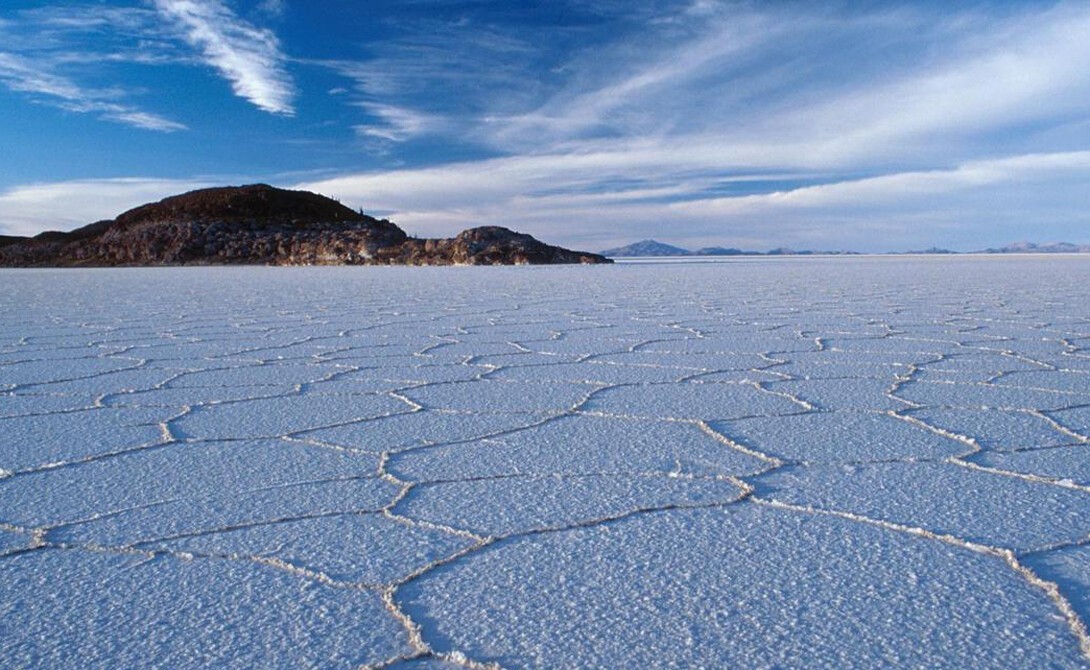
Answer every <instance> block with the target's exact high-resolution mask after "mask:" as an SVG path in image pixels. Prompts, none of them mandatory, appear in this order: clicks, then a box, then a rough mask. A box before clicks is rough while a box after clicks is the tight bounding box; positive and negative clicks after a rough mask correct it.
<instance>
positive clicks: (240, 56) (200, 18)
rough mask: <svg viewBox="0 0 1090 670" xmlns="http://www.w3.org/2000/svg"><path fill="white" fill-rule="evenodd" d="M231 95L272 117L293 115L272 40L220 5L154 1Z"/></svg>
mask: <svg viewBox="0 0 1090 670" xmlns="http://www.w3.org/2000/svg"><path fill="white" fill-rule="evenodd" d="M153 1H154V5H155V8H156V9H157V10H158V11H159V13H160V14H161V15H162V16H163V17H164V18H165V19H167V20H169V21H170V22H171V23H172V24H173V25H175V26H176V27H177V28H178V30H179V31H180V34H181V35H182V37H183V38H184V39H185V41H186V42H188V43H189V44H190V45H191V46H192V47H193V48H195V49H197V50H198V51H199V52H200V54H201V57H202V58H203V60H204V62H205V63H206V64H207V65H209V66H211V67H213V68H215V69H216V70H217V71H218V72H219V73H220V75H221V76H222V77H224V78H225V79H227V80H228V81H229V82H231V88H232V90H233V91H234V93H235V95H237V96H239V97H241V98H244V99H245V100H248V101H249V102H250V103H252V104H253V105H255V106H256V107H258V108H259V109H262V110H264V111H266V112H269V113H271V114H282V115H285V116H291V115H293V114H294V113H295V108H294V106H293V100H294V98H295V87H294V84H293V83H292V79H291V77H290V76H289V75H288V72H287V70H286V69H285V61H286V60H287V59H286V57H285V55H284V53H283V52H282V51H281V48H280V41H279V40H278V39H277V37H276V35H275V34H274V33H273V32H272V31H271V30H267V29H264V28H259V27H257V26H254V25H253V24H251V23H248V22H247V21H245V20H243V19H242V18H240V17H239V16H238V15H237V14H235V13H234V12H233V11H232V10H231V9H230V8H229V7H228V6H227V5H226V4H224V2H222V0H153Z"/></svg>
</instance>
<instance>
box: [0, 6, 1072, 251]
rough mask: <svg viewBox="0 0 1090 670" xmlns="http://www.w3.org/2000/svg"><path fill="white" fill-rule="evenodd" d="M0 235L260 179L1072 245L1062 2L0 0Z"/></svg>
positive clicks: (368, 197) (395, 213) (523, 213)
mask: <svg viewBox="0 0 1090 670" xmlns="http://www.w3.org/2000/svg"><path fill="white" fill-rule="evenodd" d="M0 152H2V153H0V155H2V156H3V160H2V161H0V233H5V232H6V233H10V234H32V233H35V232H38V231H41V230H45V229H68V228H72V227H75V226H77V225H82V224H85V223H88V222H90V221H94V220H97V219H101V218H109V217H112V216H114V215H116V214H117V213H119V212H121V211H122V210H124V209H127V208H129V207H132V206H135V205H138V204H141V203H143V202H146V201H149V200H155V199H159V198H161V197H164V196H167V195H171V194H173V193H177V192H180V191H184V190H189V189H191V188H197V187H202V186H209V185H223V184H242V183H252V182H257V181H263V182H267V183H271V184H274V185H277V186H283V187H289V188H306V189H309V190H315V191H318V192H321V193H324V194H326V195H330V196H333V197H336V198H338V199H340V200H341V201H342V202H344V203H345V204H348V205H351V206H353V207H361V208H363V209H364V211H367V212H369V213H372V214H377V215H383V216H389V217H390V218H392V219H393V220H394V221H396V222H398V223H399V224H401V225H402V226H403V227H404V228H406V229H407V230H409V231H410V232H412V233H414V234H418V235H429V236H431V235H444V236H445V235H451V234H454V233H456V232H457V231H459V230H461V229H463V228H466V227H469V226H473V225H485V224H495V225H506V226H509V227H511V228H515V229H517V230H520V231H525V232H529V233H531V234H534V235H537V236H538V237H541V238H543V239H545V240H547V241H550V242H554V243H561V244H565V245H570V246H577V247H582V248H587V249H592V250H593V249H600V248H604V247H608V246H614V245H616V244H624V243H628V242H632V241H635V240H638V239H642V238H647V237H654V238H656V239H659V240H663V241H668V242H672V243H675V244H680V245H683V246H690V247H698V246H708V245H724V246H738V247H744V248H753V249H768V248H771V247H776V246H792V247H796V248H817V249H836V248H847V249H856V250H861V251H884V250H907V249H913V248H922V247H927V246H931V245H938V246H946V247H950V248H954V249H959V250H971V249H978V248H983V247H986V246H995V245H998V244H1002V243H1005V242H1010V241H1015V240H1033V241H1054V240H1066V241H1073V242H1082V243H1090V3H1087V2H1077V3H1064V2H1060V3H1047V2H1025V3H1017V2H966V3H944V2H916V3H910V2H900V3H882V2H844V3H807V2H797V3H794V2H783V1H781V2H767V3H762V2H719V1H716V0H686V1H683V2H681V1H679V2H672V1H666V0H661V1H657V0H581V1H578V2H576V1H572V2H567V1H564V0H552V1H542V2H514V1H508V2H488V1H483V0H482V1H477V2H470V1H458V0H372V1H368V2H357V1H352V0H321V1H317V0H314V1H308V2H304V1H303V0H260V1H258V0H249V1H246V0H131V1H122V0H109V1H107V0H65V1H56V2H29V1H25V0H6V1H5V2H4V3H3V5H2V6H0Z"/></svg>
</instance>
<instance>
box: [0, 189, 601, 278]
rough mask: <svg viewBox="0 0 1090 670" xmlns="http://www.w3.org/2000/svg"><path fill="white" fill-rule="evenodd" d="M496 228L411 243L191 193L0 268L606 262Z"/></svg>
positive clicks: (295, 207)
mask: <svg viewBox="0 0 1090 670" xmlns="http://www.w3.org/2000/svg"><path fill="white" fill-rule="evenodd" d="M608 262H609V261H608V260H607V259H606V258H604V257H602V256H599V255H597V254H590V253H585V252H578V251H570V250H567V249H562V248H560V247H554V246H550V245H547V244H544V243H542V242H539V241H538V240H536V239H534V238H533V237H531V236H529V235H524V234H520V233H516V232H514V231H511V230H508V229H507V228H501V227H497V226H489V227H482V228H473V229H470V230H466V231H464V232H462V233H461V234H459V235H458V236H457V237H455V238H453V239H427V240H425V239H415V238H410V237H409V236H408V235H406V234H405V231H403V230H401V228H399V227H398V226H397V225H395V224H393V223H391V222H390V221H386V220H380V219H375V218H373V217H370V216H367V215H364V214H361V213H357V212H354V211H352V210H351V209H349V208H347V207H345V206H343V205H341V204H340V203H338V202H336V201H334V200H331V199H329V198H326V197H324V196H321V195H317V194H314V193H308V192H305V191H286V190H283V189H277V188H273V187H271V186H266V185H264V184H257V185H252V186H242V187H226V188H214V189H204V190H200V191H193V192H191V193H186V194H183V195H179V196H173V197H170V198H166V199H165V200H162V201H160V202H157V203H152V204H148V205H143V206H141V207H137V208H136V209H133V210H130V211H128V212H125V213H124V214H122V215H120V216H119V217H117V218H116V219H114V220H109V221H99V222H97V223H93V224H91V225H89V226H85V227H83V228H80V229H77V230H74V231H71V232H67V233H58V232H48V233H42V234H41V235H38V236H36V237H34V238H28V239H21V240H20V239H17V240H15V241H14V242H11V243H8V244H6V245H0V265H3V266H15V267H33V266H135V265H190V264H192V265H201V264H258V265H357V264H358V265H393V264H409V265H452V264H465V265H508V264H551V263H608Z"/></svg>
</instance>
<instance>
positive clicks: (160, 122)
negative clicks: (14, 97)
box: [0, 51, 186, 132]
mask: <svg viewBox="0 0 1090 670" xmlns="http://www.w3.org/2000/svg"><path fill="white" fill-rule="evenodd" d="M0 82H2V83H3V84H4V85H5V86H7V87H8V88H9V89H11V90H13V91H19V92H21V93H29V94H31V95H34V96H38V97H40V98H41V99H42V101H44V102H45V103H46V104H49V105H52V106H54V107H58V108H60V109H63V110H65V111H69V112H76V113H80V114H98V116H99V118H101V119H106V120H108V121H114V122H116V123H123V124H125V125H128V126H132V127H135V128H142V129H144V130H157V131H161V132H173V131H176V130H186V126H185V125H184V124H182V123H178V122H176V121H171V120H170V119H167V118H165V117H162V116H159V115H158V114H153V113H150V112H145V111H142V110H140V109H137V108H135V107H132V106H129V105H125V104H121V103H118V102H115V101H113V100H111V99H110V98H113V97H116V95H117V94H116V93H115V92H113V91H97V90H92V89H85V88H82V87H80V86H79V85H77V84H76V83H75V82H73V81H71V80H70V79H68V78H66V77H63V76H61V75H59V74H57V73H55V72H51V71H49V70H47V69H45V67H43V66H42V65H39V64H37V63H36V62H33V61H31V60H29V59H27V58H23V57H21V56H19V55H16V54H12V53H5V52H2V51H0Z"/></svg>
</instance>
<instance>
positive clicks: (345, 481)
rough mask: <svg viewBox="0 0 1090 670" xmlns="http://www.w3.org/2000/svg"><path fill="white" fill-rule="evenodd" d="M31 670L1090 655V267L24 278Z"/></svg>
mask: <svg viewBox="0 0 1090 670" xmlns="http://www.w3.org/2000/svg"><path fill="white" fill-rule="evenodd" d="M0 275H2V276H3V280H4V282H5V286H6V287H7V290H6V291H5V293H4V295H3V296H0V303H3V304H2V305H0V307H2V308H3V313H4V314H8V315H12V314H14V315H17V318H14V319H13V318H7V319H4V320H2V321H0V580H2V582H0V583H2V584H3V586H2V587H0V657H2V658H4V659H5V663H6V664H12V663H14V666H13V667H21V668H23V667H25V668H53V667H126V668H155V667H179V668H196V667H207V666H209V665H215V666H216V667H238V668H257V667H313V668H334V667H348V668H357V669H361V668H367V667H372V668H396V669H400V670H414V669H418V670H424V669H426V668H427V669H430V668H456V667H470V668H484V667H505V668H517V667H549V668H551V667H580V668H595V667H701V666H703V667H732V666H733V667H830V668H833V667H836V668H843V667H856V668H871V667H878V666H887V667H888V666H897V667H942V668H964V667H996V668H998V667H1058V668H1074V667H1090V633H1088V631H1087V625H1086V622H1087V621H1088V620H1090V595H1088V594H1090V569H1088V568H1087V566H1088V565H1090V553H1088V546H1090V466H1088V465H1087V464H1088V463H1090V458H1088V455H1090V451H1088V449H1090V294H1088V293H1087V291H1086V289H1085V287H1086V286H1088V285H1090V263H1088V262H1087V261H1086V260H1085V259H1081V258H1064V257H1055V258H1047V259H1030V258H956V259H942V258H930V259H907V258H905V259H901V258H881V259H865V258H845V259H820V258H814V259H789V260H782V261H775V262H773V261H768V260H764V261H762V262H724V263H711V264H693V265H684V264H680V265H679V264H668V265H654V264H651V265H639V266H624V265H618V266H614V267H609V268H581V267H566V268H561V267H556V268H476V269H460V268H413V269H405V268H323V269H304V268H294V269H289V268H281V269H263V268H234V269H232V268H191V269H156V270H150V271H149V270H116V271H98V272H86V271H78V270H77V271H59V272H56V271H4V272H0Z"/></svg>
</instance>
